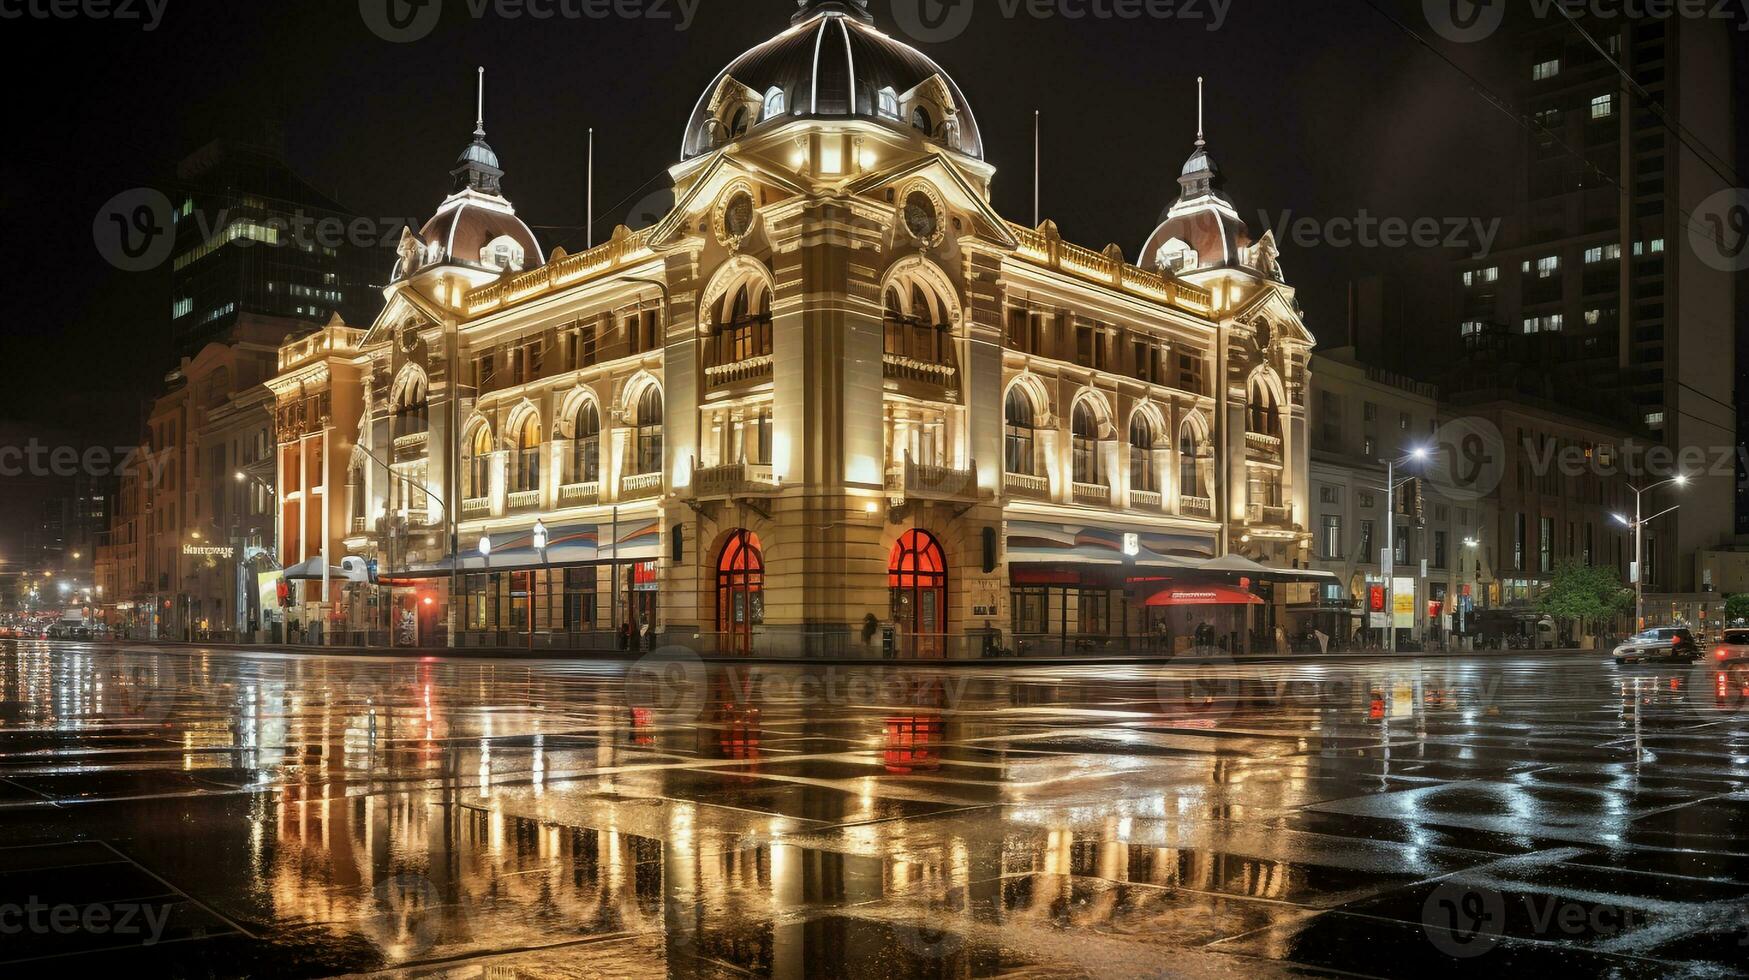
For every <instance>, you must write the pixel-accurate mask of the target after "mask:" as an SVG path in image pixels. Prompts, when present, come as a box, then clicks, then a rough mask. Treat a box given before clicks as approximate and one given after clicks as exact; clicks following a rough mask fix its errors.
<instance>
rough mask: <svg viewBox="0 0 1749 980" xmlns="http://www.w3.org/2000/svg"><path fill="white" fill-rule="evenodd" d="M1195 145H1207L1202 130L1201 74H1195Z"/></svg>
mask: <svg viewBox="0 0 1749 980" xmlns="http://www.w3.org/2000/svg"><path fill="white" fill-rule="evenodd" d="M1196 145H1197V146H1207V145H1208V141H1207V140H1205V139H1203V130H1202V76H1201V75H1198V76H1196Z"/></svg>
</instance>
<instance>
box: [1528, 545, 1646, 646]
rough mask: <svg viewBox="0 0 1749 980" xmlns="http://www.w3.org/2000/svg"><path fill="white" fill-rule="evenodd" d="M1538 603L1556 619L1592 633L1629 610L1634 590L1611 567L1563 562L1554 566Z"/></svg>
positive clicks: (1580, 630) (1631, 605) (1632, 605)
mask: <svg viewBox="0 0 1749 980" xmlns="http://www.w3.org/2000/svg"><path fill="white" fill-rule="evenodd" d="M1538 606H1539V608H1540V609H1541V611H1542V612H1543V613H1545V614H1547V615H1549V616H1552V617H1554V619H1555V620H1556V622H1562V623H1572V624H1577V626H1578V627H1579V632H1580V633H1584V634H1586V635H1592V632H1593V631H1594V630H1595V629H1596V628H1597V627H1599V626H1602V625H1606V624H1608V623H1610V622H1613V621H1614V620H1616V619H1618V618H1620V617H1621V616H1623V615H1626V614H1627V613H1628V612H1629V611H1631V610H1632V609H1633V607H1634V591H1633V590H1632V589H1630V588H1628V587H1627V586H1626V585H1624V584H1622V580H1621V576H1619V575H1617V574H1616V572H1615V570H1614V569H1611V568H1601V567H1598V566H1596V565H1587V564H1585V563H1584V562H1580V561H1564V562H1562V563H1561V564H1559V565H1558V566H1556V567H1555V573H1554V577H1553V578H1552V579H1550V581H1549V585H1548V587H1547V588H1546V589H1544V590H1543V594H1542V598H1541V599H1540V601H1539V602H1538ZM1587 627H1590V629H1589V630H1588V629H1587Z"/></svg>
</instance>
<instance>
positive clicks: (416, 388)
mask: <svg viewBox="0 0 1749 980" xmlns="http://www.w3.org/2000/svg"><path fill="white" fill-rule="evenodd" d="M390 404H391V405H393V406H394V413H395V420H394V432H395V438H397V439H399V438H401V437H402V436H414V435H421V434H423V433H425V432H428V431H430V429H431V419H430V416H429V415H428V414H427V411H426V382H425V372H423V371H418V370H414V371H410V372H408V373H407V374H406V375H405V376H404V377H402V379H401V382H400V384H399V385H397V386H396V387H395V394H394V398H393V399H392V400H391V401H390Z"/></svg>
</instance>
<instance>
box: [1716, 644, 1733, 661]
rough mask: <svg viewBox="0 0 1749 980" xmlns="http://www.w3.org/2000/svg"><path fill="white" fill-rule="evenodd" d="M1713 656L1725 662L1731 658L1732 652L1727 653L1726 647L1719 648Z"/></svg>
mask: <svg viewBox="0 0 1749 980" xmlns="http://www.w3.org/2000/svg"><path fill="white" fill-rule="evenodd" d="M1713 656H1715V657H1717V658H1719V659H1720V660H1723V659H1725V658H1726V657H1728V656H1730V652H1729V651H1727V650H1726V649H1725V648H1724V647H1719V648H1718V649H1717V650H1714V651H1713Z"/></svg>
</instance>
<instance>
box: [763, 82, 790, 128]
mask: <svg viewBox="0 0 1749 980" xmlns="http://www.w3.org/2000/svg"><path fill="white" fill-rule="evenodd" d="M788 108H789V101H788V100H787V99H785V98H784V96H783V89H780V88H773V89H771V91H769V92H766V93H765V110H764V112H763V114H762V115H761V116H760V117H759V118H760V119H762V120H763V119H771V118H774V117H776V116H781V115H783V114H784V112H785V111H787V110H788Z"/></svg>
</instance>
